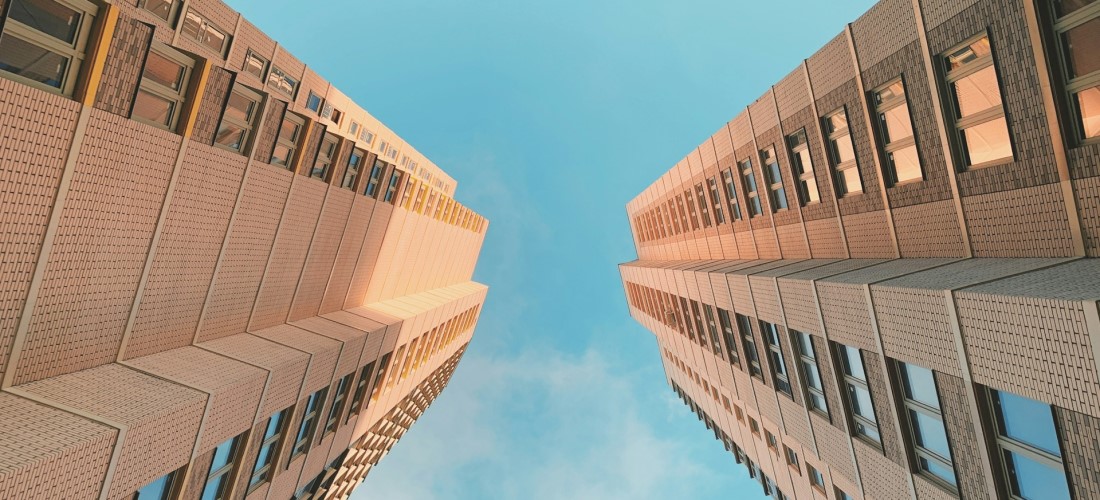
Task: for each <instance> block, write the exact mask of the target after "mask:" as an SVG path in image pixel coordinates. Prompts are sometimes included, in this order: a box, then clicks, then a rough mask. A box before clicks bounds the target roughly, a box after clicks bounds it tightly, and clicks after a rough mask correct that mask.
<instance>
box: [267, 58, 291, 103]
mask: <svg viewBox="0 0 1100 500" xmlns="http://www.w3.org/2000/svg"><path fill="white" fill-rule="evenodd" d="M267 84H268V85H269V86H271V87H272V88H274V89H275V90H278V91H279V92H282V93H283V94H284V95H286V96H287V97H289V98H291V99H293V98H294V96H295V95H297V94H298V80H296V79H294V78H292V77H291V76H290V75H288V74H286V72H285V71H283V70H282V69H280V68H279V67H278V66H272V67H271V72H270V73H268V74H267Z"/></svg>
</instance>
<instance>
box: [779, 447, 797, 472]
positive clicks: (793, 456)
mask: <svg viewBox="0 0 1100 500" xmlns="http://www.w3.org/2000/svg"><path fill="white" fill-rule="evenodd" d="M783 455H784V456H785V457H787V465H789V466H791V467H794V468H795V470H797V471H798V473H799V474H801V473H802V468H801V466H800V465H799V463H800V462H799V461H798V453H795V451H794V450H792V449H791V447H790V446H787V445H783Z"/></svg>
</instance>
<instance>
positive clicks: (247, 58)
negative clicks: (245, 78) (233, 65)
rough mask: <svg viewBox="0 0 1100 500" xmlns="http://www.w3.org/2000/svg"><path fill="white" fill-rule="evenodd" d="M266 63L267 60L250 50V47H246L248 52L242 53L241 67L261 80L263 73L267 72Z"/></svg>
mask: <svg viewBox="0 0 1100 500" xmlns="http://www.w3.org/2000/svg"><path fill="white" fill-rule="evenodd" d="M267 65H268V60H267V59H266V58H264V57H261V56H260V55H259V54H257V53H255V52H252V49H248V53H246V54H245V55H244V67H243V68H241V69H243V70H244V72H245V73H248V74H250V75H252V76H255V77H256V78H259V79H260V81H263V79H264V75H266V74H267Z"/></svg>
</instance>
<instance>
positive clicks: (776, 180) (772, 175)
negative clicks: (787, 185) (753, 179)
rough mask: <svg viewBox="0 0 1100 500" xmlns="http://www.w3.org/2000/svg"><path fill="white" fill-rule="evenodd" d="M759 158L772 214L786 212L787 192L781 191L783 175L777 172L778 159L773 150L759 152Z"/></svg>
mask: <svg viewBox="0 0 1100 500" xmlns="http://www.w3.org/2000/svg"><path fill="white" fill-rule="evenodd" d="M760 158H761V159H762V160H763V161H764V178H765V179H766V180H767V181H768V191H769V197H770V198H771V205H772V212H778V211H780V210H786V209H787V190H785V189H783V175H782V174H780V172H779V159H778V158H776V156H775V149H774V148H768V149H765V150H763V151H761V152H760Z"/></svg>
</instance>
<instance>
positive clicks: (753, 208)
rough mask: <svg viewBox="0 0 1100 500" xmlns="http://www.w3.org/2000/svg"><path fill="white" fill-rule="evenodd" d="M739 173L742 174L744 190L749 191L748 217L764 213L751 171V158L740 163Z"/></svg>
mask: <svg viewBox="0 0 1100 500" xmlns="http://www.w3.org/2000/svg"><path fill="white" fill-rule="evenodd" d="M740 167H741V175H742V176H744V180H745V190H746V191H748V193H749V217H750V218H751V217H756V216H757V215H760V214H762V213H764V211H763V209H761V208H760V196H759V194H758V193H757V192H756V174H754V173H753V171H752V160H745V161H743V162H741V163H740Z"/></svg>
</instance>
